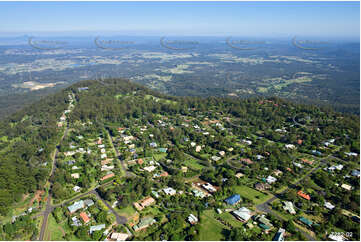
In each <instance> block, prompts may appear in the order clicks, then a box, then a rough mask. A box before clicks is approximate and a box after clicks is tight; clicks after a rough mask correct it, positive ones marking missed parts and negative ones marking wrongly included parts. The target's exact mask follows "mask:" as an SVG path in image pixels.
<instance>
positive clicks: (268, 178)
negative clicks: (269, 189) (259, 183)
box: [266, 176, 277, 184]
mask: <svg viewBox="0 0 361 242" xmlns="http://www.w3.org/2000/svg"><path fill="white" fill-rule="evenodd" d="M266 181H267V183H268V184H272V183H274V182H276V181H277V179H276V178H274V177H273V176H268V177H267V178H266Z"/></svg>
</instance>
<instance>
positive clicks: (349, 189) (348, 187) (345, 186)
mask: <svg viewBox="0 0 361 242" xmlns="http://www.w3.org/2000/svg"><path fill="white" fill-rule="evenodd" d="M341 187H342V188H343V189H345V190H347V191H351V190H352V186H350V185H347V184H342V185H341Z"/></svg>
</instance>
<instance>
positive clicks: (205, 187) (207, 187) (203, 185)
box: [202, 183, 217, 193]
mask: <svg viewBox="0 0 361 242" xmlns="http://www.w3.org/2000/svg"><path fill="white" fill-rule="evenodd" d="M202 187H203V188H204V189H206V190H207V191H208V192H211V193H213V192H216V191H217V189H216V188H215V187H214V186H212V184H210V183H205V184H202Z"/></svg>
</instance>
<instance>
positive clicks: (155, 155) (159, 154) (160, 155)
mask: <svg viewBox="0 0 361 242" xmlns="http://www.w3.org/2000/svg"><path fill="white" fill-rule="evenodd" d="M166 156H167V153H158V154H153V157H154V159H155V160H156V161H159V160H161V159H163V158H165V157H166Z"/></svg>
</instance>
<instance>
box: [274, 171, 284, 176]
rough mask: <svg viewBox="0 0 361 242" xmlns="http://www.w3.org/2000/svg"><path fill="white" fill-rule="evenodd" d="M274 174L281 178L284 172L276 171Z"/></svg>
mask: <svg viewBox="0 0 361 242" xmlns="http://www.w3.org/2000/svg"><path fill="white" fill-rule="evenodd" d="M273 174H275V176H280V175H282V174H283V172H282V171H280V170H275V171H273Z"/></svg>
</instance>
